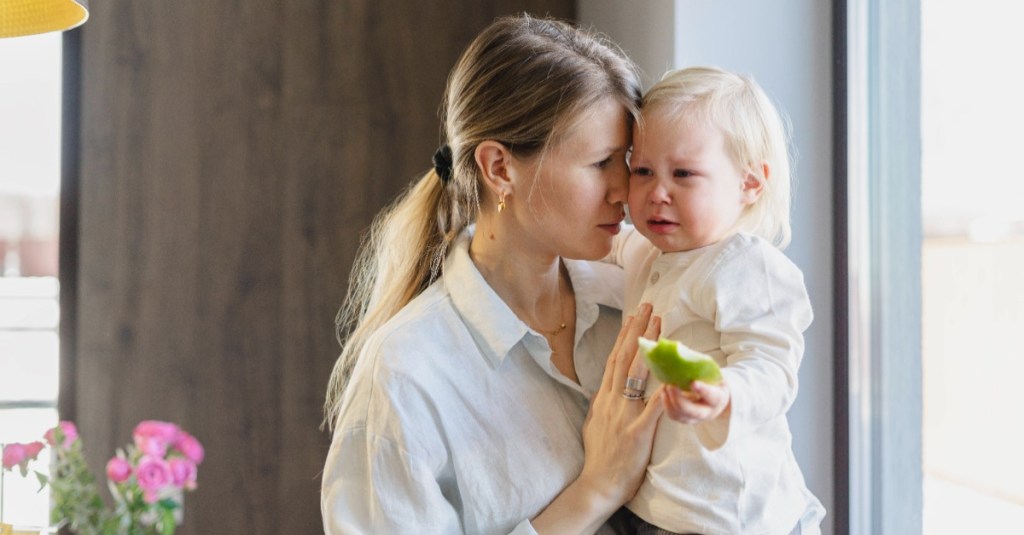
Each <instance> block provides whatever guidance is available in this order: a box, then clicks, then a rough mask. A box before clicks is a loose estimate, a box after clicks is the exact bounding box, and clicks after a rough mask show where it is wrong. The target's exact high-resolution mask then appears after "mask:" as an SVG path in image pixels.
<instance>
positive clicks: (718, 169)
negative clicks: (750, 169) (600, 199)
mask: <svg viewBox="0 0 1024 535" xmlns="http://www.w3.org/2000/svg"><path fill="white" fill-rule="evenodd" d="M629 164H630V165H629V167H630V169H631V172H630V177H629V214H630V217H631V218H632V219H633V224H634V225H635V226H636V228H637V230H639V231H640V233H641V234H643V235H644V236H646V237H647V239H648V240H650V241H651V243H653V244H654V245H655V246H656V247H657V248H658V249H661V250H662V251H664V252H667V253H670V252H678V251H689V250H691V249H697V248H699V247H704V246H706V245H711V244H713V243H715V242H717V241H719V240H721V239H723V238H725V237H727V236H728V235H729V234H731V233H732V232H733V229H734V225H735V224H736V221H737V220H738V219H739V217H740V215H741V214H742V213H743V210H744V209H745V208H746V207H747V205H749V204H751V203H752V202H753V201H754V200H755V199H756V191H754V192H753V193H752V192H751V188H752V187H756V184H755V185H752V184H751V178H750V177H749V175H748V174H747V173H746V172H744V171H743V170H741V169H740V168H739V167H738V166H737V165H736V164H735V163H734V162H733V159H732V158H731V157H730V156H729V153H728V151H727V149H726V146H725V136H724V135H723V134H722V132H721V131H720V130H719V129H718V128H715V127H713V126H711V125H708V124H706V122H704V121H688V120H685V118H683V119H682V120H680V118H676V117H669V116H668V115H667V114H664V113H657V111H654V112H652V113H644V127H643V129H641V128H639V127H634V129H633V155H632V157H631V158H630V161H629Z"/></svg>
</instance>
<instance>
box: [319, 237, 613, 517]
mask: <svg viewBox="0 0 1024 535" xmlns="http://www.w3.org/2000/svg"><path fill="white" fill-rule="evenodd" d="M565 265H566V268H567V270H568V273H569V277H570V279H571V280H572V284H573V288H574V289H575V293H576V338H575V347H574V351H575V353H574V357H575V365H576V373H577V376H578V377H579V379H580V382H581V384H582V385H583V386H580V385H578V384H576V383H574V382H572V381H571V380H569V379H567V378H566V377H565V376H563V375H562V374H561V373H560V372H559V371H558V370H557V368H555V366H554V364H553V363H552V362H551V350H550V347H549V346H548V343H547V340H546V339H545V338H544V336H543V335H542V334H540V333H538V332H536V331H534V330H532V329H530V328H529V327H528V326H527V325H526V324H525V323H523V322H522V321H521V320H520V319H519V318H518V317H516V315H515V314H514V313H513V312H512V310H511V309H509V307H508V306H507V305H506V304H505V302H504V301H502V300H501V298H500V297H498V295H497V294H496V293H495V292H494V291H493V290H492V289H491V287H490V286H488V284H487V282H486V281H485V280H484V278H483V277H482V276H481V275H480V272H479V271H478V270H477V268H476V266H475V265H474V264H473V262H472V260H471V259H470V256H469V235H468V232H467V233H463V235H462V236H461V237H460V238H459V239H458V240H457V242H456V243H455V244H454V246H453V248H452V250H451V253H450V254H449V256H448V259H447V260H446V262H445V266H444V272H443V275H442V277H441V278H440V280H438V281H437V282H436V283H434V284H433V285H431V286H430V287H429V288H427V289H426V290H425V291H424V292H423V293H422V294H421V295H419V296H417V297H416V298H415V299H413V300H412V301H411V302H410V303H409V304H408V305H407V306H406V307H404V308H403V309H402V310H401V311H400V312H399V313H398V314H397V315H396V316H395V317H394V318H392V319H391V320H389V321H388V322H387V323H386V324H385V325H384V326H382V327H381V328H380V329H379V331H378V332H377V333H375V334H374V335H373V336H372V337H371V339H370V340H369V341H368V342H367V345H366V347H365V349H364V350H363V352H362V355H361V356H360V358H359V361H358V363H357V364H356V367H355V370H354V373H353V377H352V380H351V383H350V384H349V386H348V388H347V389H346V391H345V394H344V399H343V401H342V407H341V414H340V417H339V419H338V421H337V422H336V424H337V425H336V428H335V432H334V437H333V441H332V443H331V448H330V451H329V453H328V456H327V462H326V466H325V467H324V475H323V483H322V493H321V511H322V514H323V520H324V531H325V532H326V533H329V534H342V533H388V534H402V533H445V534H448V533H474V534H476V533H479V534H488V533H495V534H505V533H517V534H527V533H536V532H535V530H534V529H533V527H532V526H531V525H530V522H529V519H530V518H532V517H534V516H536V515H537V514H539V513H540V512H541V511H542V510H543V509H544V508H545V507H546V506H547V505H548V504H549V503H550V502H551V501H552V500H553V499H554V498H555V497H556V496H557V495H558V494H559V493H560V492H561V491H562V490H563V489H564V488H565V487H566V486H567V485H568V484H569V483H571V482H572V481H573V480H574V479H575V478H576V477H577V476H578V475H579V472H580V470H581V468H582V466H583V439H582V427H583V421H584V419H585V417H586V414H587V409H588V406H589V399H590V397H591V396H592V394H593V393H594V392H595V391H596V389H597V387H598V386H599V385H600V382H601V376H602V373H603V370H604V364H605V361H606V359H607V356H608V354H609V353H610V352H611V349H612V346H614V344H615V338H616V336H617V334H618V331H619V326H620V324H621V319H622V315H621V312H620V311H621V308H622V270H621V269H620V268H618V267H616V266H612V265H608V264H601V263H591V262H583V261H573V260H565Z"/></svg>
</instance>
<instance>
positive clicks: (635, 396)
mask: <svg viewBox="0 0 1024 535" xmlns="http://www.w3.org/2000/svg"><path fill="white" fill-rule="evenodd" d="M622 397H624V398H626V399H628V400H630V401H637V400H641V399H644V391H643V390H634V389H632V388H626V389H625V390H623V391H622Z"/></svg>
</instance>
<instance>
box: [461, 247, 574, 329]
mask: <svg viewBox="0 0 1024 535" xmlns="http://www.w3.org/2000/svg"><path fill="white" fill-rule="evenodd" d="M481 230H484V231H481ZM524 249H525V248H524V247H522V246H518V247H517V244H514V243H512V241H511V240H502V239H499V238H494V237H492V235H491V234H489V233H487V232H486V230H485V229H479V228H478V229H477V232H476V233H475V234H474V236H473V241H472V242H471V243H470V246H469V256H470V258H472V259H473V263H474V264H476V267H477V269H479V270H480V274H481V275H483V277H484V279H485V280H486V281H487V283H488V284H489V285H490V286H491V288H493V289H494V291H495V292H496V293H497V294H498V295H499V296H500V297H501V298H502V299H503V300H504V301H505V303H506V304H508V306H509V308H511V309H512V311H513V312H515V313H516V315H517V316H519V318H520V319H522V320H523V321H525V322H526V323H527V324H528V325H530V327H533V328H534V329H537V330H542V331H543V330H550V329H553V328H554V327H557V326H558V323H559V322H562V321H565V319H564V318H560V317H559V315H560V311H559V308H562V307H561V306H560V303H561V297H562V293H563V288H565V287H566V286H567V285H564V284H562V282H561V279H562V274H561V268H560V266H561V262H560V261H559V258H558V257H557V256H550V255H544V254H540V253H539V252H536V251H528V250H524ZM570 292H571V289H570Z"/></svg>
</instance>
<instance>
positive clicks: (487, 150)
mask: <svg viewBox="0 0 1024 535" xmlns="http://www.w3.org/2000/svg"><path fill="white" fill-rule="evenodd" d="M473 157H474V159H475V160H476V166H477V167H478V168H479V169H480V175H481V176H482V177H483V179H484V184H486V185H487V189H489V190H491V192H492V193H494V195H495V196H501V194H502V193H504V194H506V195H508V194H509V193H511V189H512V172H511V171H512V170H511V169H510V167H511V165H512V153H511V152H509V150H508V147H506V146H505V145H502V144H501V143H498V142H497V141H493V140H487V141H482V142H480V144H479V145H477V146H476V151H475V152H474V153H473Z"/></svg>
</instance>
